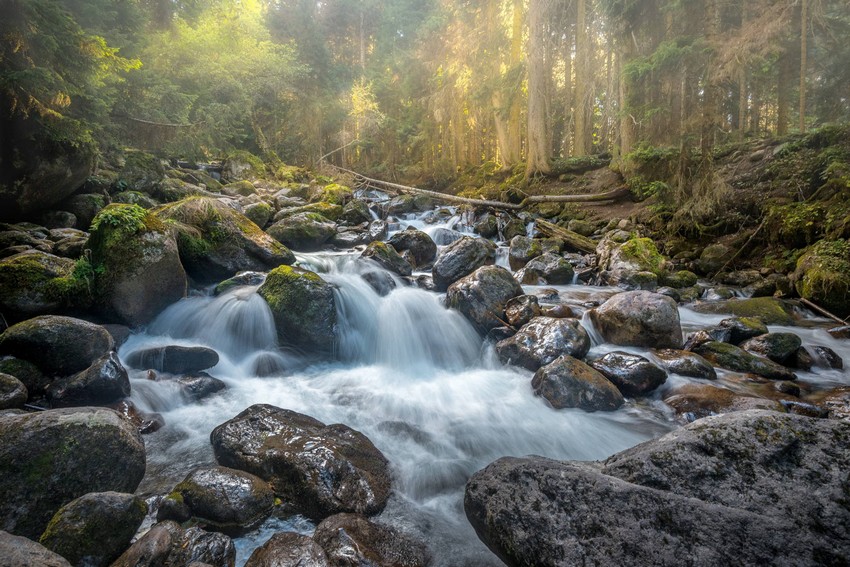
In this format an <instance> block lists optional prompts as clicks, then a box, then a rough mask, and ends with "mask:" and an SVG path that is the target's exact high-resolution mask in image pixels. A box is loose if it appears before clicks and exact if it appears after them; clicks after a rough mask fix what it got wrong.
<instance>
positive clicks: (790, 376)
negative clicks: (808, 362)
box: [694, 341, 797, 380]
mask: <svg viewBox="0 0 850 567" xmlns="http://www.w3.org/2000/svg"><path fill="white" fill-rule="evenodd" d="M694 352H696V353H697V354H699V355H700V356H702V357H703V358H705V359H706V360H708V361H709V362H711V363H712V364H715V365H717V366H719V367H721V368H726V369H727V370H733V371H735V372H748V373H750V374H756V375H758V376H761V377H763V378H767V379H769V380H796V379H797V376H796V375H795V374H794V373H793V372H792V371H791V370H789V369H787V368H785V367H784V366H782V365H780V364H777V363H775V362H773V361H772V360H768V359H766V358H762V357H760V356H755V355H753V354H750V353H748V352H747V351H745V350H743V349H741V348H738V347H736V346H735V345H730V344H728V343H721V342H718V341H709V342H707V343H705V344H702V345H699V346H698V347H696V348H695V349H694Z"/></svg>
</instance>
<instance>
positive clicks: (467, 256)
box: [431, 236, 495, 291]
mask: <svg viewBox="0 0 850 567" xmlns="http://www.w3.org/2000/svg"><path fill="white" fill-rule="evenodd" d="M494 256H495V247H494V246H493V243H492V242H490V241H489V240H484V239H483V238H472V237H469V236H467V237H464V238H461V239H460V240H458V241H457V242H454V243H453V244H450V245H449V246H447V247H446V248H444V249H443V250H442V251H441V252H440V255H439V256H438V257H437V260H436V261H435V262H434V267H433V269H432V270H431V274H432V276H433V277H434V285H435V286H436V287H437V290H438V291H446V290H447V289H448V287H449V286H450V285H452V284H453V283H455V282H456V281H458V280H459V279H461V278H462V277H464V276H467V275H469V274H471V273H472V272H474V271H475V270H477V269H478V268H480V267H481V266H483V265H484V264H487V263H488V262H492V260H493V258H494Z"/></svg>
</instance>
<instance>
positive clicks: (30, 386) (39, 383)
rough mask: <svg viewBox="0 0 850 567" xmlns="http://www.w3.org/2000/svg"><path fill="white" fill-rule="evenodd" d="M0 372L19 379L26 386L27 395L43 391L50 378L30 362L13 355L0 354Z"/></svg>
mask: <svg viewBox="0 0 850 567" xmlns="http://www.w3.org/2000/svg"><path fill="white" fill-rule="evenodd" d="M0 372H2V373H3V374H8V375H10V376H14V377H15V378H17V379H18V380H20V381H21V382H22V383H23V385H24V386H26V388H27V394H28V395H29V396H35V395H37V394H40V393H43V392H44V389H45V388H47V386H48V385H49V384H50V380H51V377H49V376H45V375H44V372H42V371H41V370H39V368H38V366H36V365H35V364H33V363H32V362H29V361H27V360H23V359H20V358H16V357H14V356H0Z"/></svg>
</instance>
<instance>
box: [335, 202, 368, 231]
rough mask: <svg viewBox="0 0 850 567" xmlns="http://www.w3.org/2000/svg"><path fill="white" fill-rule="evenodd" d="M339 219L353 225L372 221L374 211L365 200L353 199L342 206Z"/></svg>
mask: <svg viewBox="0 0 850 567" xmlns="http://www.w3.org/2000/svg"><path fill="white" fill-rule="evenodd" d="M339 221H340V222H342V223H345V224H348V225H351V226H354V225H358V224H362V223H364V222H365V223H368V222H372V212H371V211H370V210H369V205H367V204H366V202H365V201H361V200H360V199H353V200H351V201H349V202H348V203H346V204H345V206H344V207H343V208H342V214H341V215H340V216H339Z"/></svg>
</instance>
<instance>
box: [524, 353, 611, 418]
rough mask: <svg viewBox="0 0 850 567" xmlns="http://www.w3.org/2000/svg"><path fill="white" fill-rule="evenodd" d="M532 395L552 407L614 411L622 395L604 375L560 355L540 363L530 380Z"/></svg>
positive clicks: (575, 360)
mask: <svg viewBox="0 0 850 567" xmlns="http://www.w3.org/2000/svg"><path fill="white" fill-rule="evenodd" d="M531 387H532V389H534V394H535V395H537V396H540V397H542V398H544V399H545V400H546V401H547V402H549V404H550V405H551V406H552V407H553V408H555V409H563V408H579V409H583V410H584V411H614V410H615V409H617V408H619V407H620V406H622V405H623V403H624V402H625V400H624V399H623V395H622V394H621V393H620V391H619V390H617V387H616V386H614V384H612V383H611V382H610V381H609V380H608V379H607V378H605V376H603V375H602V374H601V373H599V372H598V371H597V370H594V369H593V368H591V367H590V366H588V365H587V364H585V363H584V362H582V361H580V360H577V359H575V358H573V357H571V356H566V355H565V356H561V357H559V358H558V359H556V360H555V361H554V362H552V363H550V364H548V365H546V366H543V367H542V368H540V370H538V371H537V372H536V373H535V374H534V378H533V379H532V381H531Z"/></svg>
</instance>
